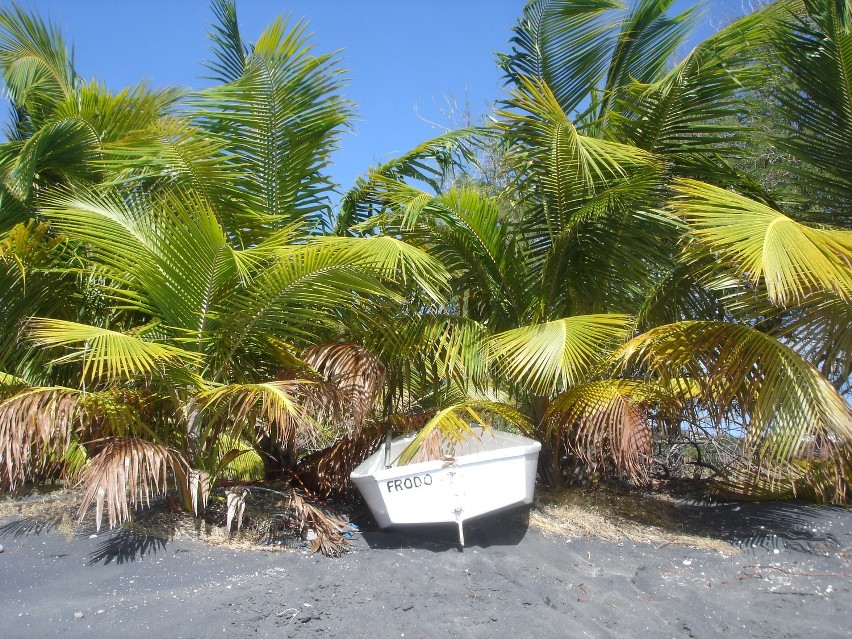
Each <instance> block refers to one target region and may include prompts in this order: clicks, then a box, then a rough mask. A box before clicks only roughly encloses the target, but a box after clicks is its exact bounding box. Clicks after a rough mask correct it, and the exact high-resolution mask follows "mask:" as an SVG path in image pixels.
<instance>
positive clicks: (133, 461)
mask: <svg viewBox="0 0 852 639" xmlns="http://www.w3.org/2000/svg"><path fill="white" fill-rule="evenodd" d="M169 470H171V471H172V473H173V474H175V475H178V476H183V477H185V476H186V475H187V471H188V465H187V463H186V460H184V458H183V456H182V455H181V454H180V453H179V452H178V451H176V450H174V449H172V448H167V447H166V446H161V445H159V444H154V443H152V442H149V441H145V440H144V439H138V438H135V437H116V438H113V439H109V440H107V441H106V443H105V445H104V447H103V448H102V449H101V451H100V452H99V453H98V454H97V455H95V456H94V457H92V459H91V460H90V461H89V464H88V467H87V468H86V470H85V472H84V477H83V481H82V482H81V483H82V484H83V486H84V492H83V501H82V503H81V505H80V519H82V518H83V517H84V516H85V515H86V512H88V510H89V507H90V506H91V505H92V503H94V504H95V521H96V525H97V528H98V530H100V527H101V521H102V519H103V513H104V509H105V508H106V511H107V515H108V517H109V525H110V528H114V527H115V526H116V524H120V523H122V522H124V521H127V520H129V519H130V508H129V507H130V505H133V507H134V508H135V507H137V506H138V505H140V504H143V503H144V504H146V505H148V506H150V502H151V497H152V496H153V495H154V494H163V493H165V491H166V486H167V481H168V471H169Z"/></svg>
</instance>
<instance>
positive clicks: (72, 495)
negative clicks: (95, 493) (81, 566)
mask: <svg viewBox="0 0 852 639" xmlns="http://www.w3.org/2000/svg"><path fill="white" fill-rule="evenodd" d="M79 507H80V493H79V492H77V491H72V490H64V489H58V490H57V489H53V490H50V491H48V492H45V491H41V490H36V491H31V492H28V493H26V494H23V495H20V494H18V495H16V496H15V497H9V496H5V497H3V498H2V499H0V523H4V522H6V521H8V520H10V519H12V518H13V517H14V518H17V519H20V520H26V521H27V522H29V523H30V526H31V527H32V529H33V530H34V531H37V530H41V529H42V528H44V529H47V530H55V531H57V532H59V533H62V534H63V535H65V537H66V538H67V539H69V540H70V539H71V538H72V537H73V536H74V533H75V528H76V525H77V509H78V508H79Z"/></svg>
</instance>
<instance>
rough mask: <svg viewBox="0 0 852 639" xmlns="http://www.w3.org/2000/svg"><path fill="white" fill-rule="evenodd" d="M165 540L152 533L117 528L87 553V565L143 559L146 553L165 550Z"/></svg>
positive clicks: (122, 562)
mask: <svg viewBox="0 0 852 639" xmlns="http://www.w3.org/2000/svg"><path fill="white" fill-rule="evenodd" d="M166 544H167V542H166V540H165V539H163V538H161V537H155V536H153V535H146V534H142V533H138V532H136V531H133V530H117V531H115V532H112V533H109V536H108V537H107V538H106V539H104V540H103V541H101V542H100V543H99V544H98V545H97V548H96V549H95V550H94V551H92V552H91V553H89V558H88V560H87V561H86V565H87V566H93V565H95V564H100V563H103V565H104V566H107V565H109V564H111V563H113V562H115V563H116V564H118V565H121V564H125V563H130V562H133V561H136V560H137V559H140V560H141V559H143V558H144V557H145V556H147V555H156V554H157V552H158V551H160V550H165V548H166Z"/></svg>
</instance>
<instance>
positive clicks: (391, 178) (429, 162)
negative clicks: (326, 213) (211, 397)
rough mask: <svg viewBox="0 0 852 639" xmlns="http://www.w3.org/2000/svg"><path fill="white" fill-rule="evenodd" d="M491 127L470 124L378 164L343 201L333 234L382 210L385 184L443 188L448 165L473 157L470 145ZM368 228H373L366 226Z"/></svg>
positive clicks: (487, 132)
mask: <svg viewBox="0 0 852 639" xmlns="http://www.w3.org/2000/svg"><path fill="white" fill-rule="evenodd" d="M491 133H493V132H491V131H490V129H484V128H477V127H468V128H463V129H458V130H456V131H450V132H448V133H444V134H442V135H439V136H437V137H434V138H432V139H430V140H427V141H426V142H422V143H420V144H418V145H417V146H416V147H414V148H413V149H411V150H409V151H408V152H406V153H403V154H402V155H400V156H398V157H396V158H394V159H392V160H389V161H388V162H385V163H383V164H379V165H377V166H375V167H373V168H372V169H370V171H369V172H368V173H367V175H365V176H363V177H359V178H358V179H357V180H356V183H355V185H354V186H353V187H352V188H350V189H349V190H348V191H347V192H346V193H345V194H344V196H343V198H342V199H341V201H340V209H339V211H338V214H337V220H336V222H335V228H334V234H335V235H342V234H343V233H345V232H346V231H347V230H349V229H351V228H352V227H353V226H354V225H357V224H363V223H364V222H365V220H368V219H369V218H370V216H371V215H373V214H376V213H378V212H380V211H382V210H383V208H384V204H385V197H383V196H384V195H385V193H384V191H385V188H384V185H387V183H388V182H394V183H397V184H401V183H403V180H413V181H415V182H422V183H424V184H427V185H429V186H430V187H431V188H432V189H433V190H434V191H435V192H438V191H440V187H441V178H442V177H443V175H444V173H445V170H446V167H447V165H449V164H450V163H452V162H453V161H454V159H455V158H458V159H456V160H455V161H456V162H457V163H460V162H461V160H462V159H469V158H470V156H471V153H472V152H471V150H470V147H471V146H472V145H474V144H475V140H476V138H477V137H479V136H483V135H489V134H491ZM365 230H371V229H370V228H367V229H365Z"/></svg>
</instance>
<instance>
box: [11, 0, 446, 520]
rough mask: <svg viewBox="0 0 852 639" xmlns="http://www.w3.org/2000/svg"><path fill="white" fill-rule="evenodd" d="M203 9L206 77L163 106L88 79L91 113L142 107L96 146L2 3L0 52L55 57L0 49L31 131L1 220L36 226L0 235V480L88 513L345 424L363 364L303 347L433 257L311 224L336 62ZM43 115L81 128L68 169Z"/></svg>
mask: <svg viewBox="0 0 852 639" xmlns="http://www.w3.org/2000/svg"><path fill="white" fill-rule="evenodd" d="M214 8H215V11H216V14H217V17H218V19H219V23H218V24H217V26H216V27H214V38H213V39H214V53H215V54H216V59H215V61H214V62H213V63H212V64H211V68H212V69H213V71H214V72H215V73H216V74H217V77H218V79H219V80H220V81H221V82H222V83H221V84H220V85H217V86H215V87H213V88H211V89H207V90H205V91H202V92H200V93H197V94H193V95H191V96H189V98H188V99H187V101H186V102H185V103H182V104H181V105H179V106H178V105H174V104H172V103H171V102H169V101H167V100H165V99H164V98H162V96H160V94H150V95H149V94H148V93H144V92H142V93H139V94H138V95H137V94H133V95H132V96H130V94H119V95H118V96H113V95H111V94H108V93H107V92H106V91H105V90H104V89H102V88H101V87H98V88H97V90H96V91H94V92H95V93H97V96H96V98H93V99H94V100H95V102H96V103H97V104H95V105H94V106H92V107H91V108H92V110H93V112H96V113H97V114H99V115H101V114H103V111H104V109H105V108H106V106H109V105H113V106H114V110H115V113H116V120H118V119H120V115H121V114H123V113H124V111H126V110H129V109H130V107H129V106H128V105H125V104H124V103H123V102H122V101H123V100H124V101H125V102H126V101H129V100H130V99H131V98H132V101H133V104H135V105H137V106H138V105H140V104H141V105H142V106H144V104H145V103H146V100H148V101H154V102H156V104H157V105H158V106H157V108H156V109H154V108H151V109H148V111H147V115H146V116H145V117H143V116H141V115H139V116H138V117H136V119H130V118H129V116H128V117H127V118H125V121H124V123H123V126H124V128H123V129H121V133H122V135H120V136H116V137H110V136H108V135H106V134H104V132H103V131H101V130H100V129H97V128H96V127H95V126H94V125H93V124H92V123H91V122H89V121H88V120H87V119H86V118H87V117H88V116H87V115H86V113H88V112H86V113H82V112H81V113H80V114H77V116H75V117H77V119H75V118H74V117H70V118H68V117H66V115H63V114H61V113H59V112H60V111H61V109H62V108H63V107H62V105H64V104H65V102H64V100H66V97H67V96H65V94H64V92H65V91H66V89H67V90H68V91H69V92H70V93H72V94H73V96H72V97H70V98H68V100H67V101H68V102H69V103H70V102H73V101H74V99H77V100H78V101H80V102H82V104H83V105H84V106H85V105H87V98H86V96H87V95H88V94H87V93H86V91H87V90H88V89H87V88H86V87H85V86H82V85H80V84H79V83H77V82H76V80H74V78H76V76H75V75H74V74H73V71H72V70H71V67H70V62H68V59H67V56H65V57H63V54H62V51H63V46H62V43H61V41H60V40H58V39H57V38H56V34H55V32H54V31H52V30H51V29H50V28H48V27H46V26H45V25H43V24H42V23H41V22H40V21H39V20H38V19H36V18H33V17H31V16H28V15H27V14H26V13H24V12H22V11H20V10H19V9H16V8H13V9H10V10H8V11H6V12H5V13H4V15H3V19H4V22H3V25H4V27H5V28H6V35H7V36H8V38H7V44H8V43H9V42H10V41H12V40H14V39H15V38H17V41H24V42H25V43H29V42H30V41H32V42H34V43H36V44H38V45H39V46H40V47H41V50H43V51H47V50H49V51H50V52H51V54H52V55H53V57H52V58H51V57H50V56H48V55H42V57H41V58H38V57H37V56H32V55H31V53H32V52H31V49H34V48H35V47H30V49H27V48H25V47H22V46H17V45H15V46H12V45H11V44H9V46H7V47H6V49H5V51H6V54H5V57H4V58H3V61H4V64H5V65H6V66H5V67H4V68H5V69H6V76H5V77H6V78H7V80H6V81H7V86H8V87H9V88H10V92H11V94H12V98H13V100H14V104H15V105H16V108H17V109H18V111H19V113H21V114H23V116H22V118H23V120H24V121H26V122H27V123H28V126H29V124H32V127H33V128H34V129H36V128H37V130H35V131H34V132H33V133H32V134H31V135H30V137H29V138H28V139H27V140H26V141H23V140H22V141H20V142H18V141H13V142H10V143H8V145H7V147H6V148H7V151H8V154H7V158H8V164H7V166H8V167H11V168H9V169H8V174H7V175H8V179H7V182H6V184H7V185H9V184H13V183H15V180H17V184H18V185H19V186H20V187H21V188H20V189H19V191H20V196H19V197H17V200H16V202H15V203H14V206H13V207H12V208H10V209H9V211H10V213H9V215H12V214H14V213H15V212H16V211H18V210H19V209H18V208H15V207H17V206H18V205H22V206H26V207H28V210H27V214H26V216H24V217H30V218H31V219H33V220H34V221H33V222H30V223H29V224H28V225H25V226H17V227H14V228H13V229H12V230H11V231H10V232H9V233H7V234H6V236H5V238H4V243H3V254H2V259H3V261H4V267H5V268H6V270H5V275H6V276H7V277H8V278H10V279H11V280H14V281H15V282H16V284H17V286H18V288H17V289H15V290H14V291H10V293H9V298H10V299H11V300H13V301H14V302H15V304H13V305H9V306H8V307H6V308H4V313H6V314H7V315H6V316H5V317H4V319H5V320H7V322H8V325H10V326H15V325H18V326H20V328H21V332H20V333H19V339H18V340H16V341H11V340H10V341H9V342H7V344H6V345H5V348H4V350H3V355H2V360H0V361H3V362H4V368H3V377H2V386H3V390H4V394H5V395H6V396H7V398H6V399H5V401H4V402H3V403H2V404H0V451H2V453H0V468H2V482H3V484H5V486H6V487H15V486H16V485H19V484H20V483H21V482H23V481H26V480H30V479H38V478H42V477H51V476H57V475H59V476H65V477H69V478H74V477H76V476H82V478H83V481H84V486H85V494H84V500H83V505H82V512H85V511H86V510H87V508H88V506H89V505H90V504H91V503H95V504H96V509H97V517H98V521H99V522H100V517H101V514H102V513H103V512H104V510H105V511H106V513H107V514H108V516H109V520H110V523H111V524H115V523H117V522H120V521H122V520H123V519H125V518H127V517H128V516H129V510H128V502H129V503H139V502H144V501H145V500H147V499H148V498H149V497H150V494H151V492H153V491H163V490H165V486H166V482H167V480H168V481H171V480H172V479H174V480H176V484H177V486H178V488H179V489H180V491H181V494H182V496H183V499H184V505H185V507H187V508H190V509H195V510H196V512H197V511H198V510H199V509H201V508H203V504H204V502H205V501H206V499H207V495H208V494H209V491H210V489H211V487H212V483H213V482H215V480H216V479H217V477H219V476H221V475H222V474H223V473H227V472H231V471H233V469H234V468H239V467H240V465H241V464H242V467H243V468H244V469H247V470H248V471H252V469H253V472H254V473H255V476H256V473H257V471H258V470H260V472H263V466H264V461H266V465H267V466H268V467H278V468H279V469H280V467H281V465H285V466H290V465H292V464H293V463H294V462H295V459H296V458H297V457H298V455H299V454H300V453H301V452H302V451H304V450H307V449H310V448H312V447H316V446H318V445H320V444H322V443H327V442H329V441H333V440H334V438H336V437H339V436H341V435H342V434H344V433H346V432H349V431H351V430H352V429H355V428H358V427H359V426H360V425H361V423H362V422H363V421H364V418H365V416H366V415H367V414H369V412H370V411H371V410H372V408H373V405H374V403H375V395H376V394H377V391H376V388H377V384H378V383H380V380H381V377H382V367H381V364H380V363H379V362H378V361H377V360H376V359H375V358H374V357H373V356H371V355H370V354H369V353H366V352H365V351H363V349H361V350H358V349H357V347H355V346H352V347H349V348H346V347H345V345H343V346H341V345H338V346H336V347H333V346H328V347H325V346H323V344H326V343H328V342H335V341H340V340H341V339H342V338H345V336H346V334H347V328H346V321H347V320H348V319H349V318H358V317H360V316H363V315H364V314H367V313H370V312H374V309H375V308H376V306H377V305H378V304H385V305H387V304H394V303H399V301H401V300H403V299H405V298H406V297H408V296H410V295H411V293H410V291H411V290H412V289H415V288H416V290H417V291H418V294H421V295H426V296H431V297H433V298H440V296H441V291H442V285H441V280H442V279H444V271H443V268H442V267H441V266H440V264H439V263H438V262H437V261H436V260H435V259H434V258H431V257H429V256H428V255H426V254H425V253H423V252H422V251H420V250H419V249H416V248H413V247H411V246H409V245H408V244H405V243H402V242H400V241H397V240H395V239H393V238H389V237H377V238H369V239H358V238H344V237H336V238H333V237H322V236H321V234H320V233H319V231H321V229H322V225H323V222H324V220H327V219H329V217H328V214H327V210H328V199H329V180H328V178H327V177H326V176H325V174H324V172H323V169H324V167H325V166H326V164H327V162H328V157H329V154H330V152H331V151H332V150H333V148H334V147H335V145H336V141H337V138H338V136H339V133H340V131H341V127H342V126H343V125H345V123H346V122H347V119H348V117H349V114H350V111H351V109H350V105H349V104H348V103H347V102H345V101H344V100H342V99H341V98H340V97H339V95H338V91H339V88H340V82H341V75H340V70H339V68H338V65H337V61H336V59H335V58H334V57H333V56H315V55H313V54H309V51H310V43H309V41H308V39H307V38H306V36H305V34H304V25H302V24H297V25H294V26H288V24H287V22H286V21H285V20H283V19H279V20H277V21H275V22H273V23H272V25H270V27H268V28H267V30H266V31H264V33H263V34H261V36H260V38H259V39H258V41H257V42H256V43H255V44H254V45H252V46H247V45H244V44H243V43H242V40H241V39H240V37H239V32H238V31H237V29H236V13H235V10H234V6H233V4H232V3H230V2H224V1H223V2H219V3H216V4H215V5H214ZM9 34H11V35H9ZM15 56H18V57H17V58H16V57H15ZM32 57H36V62H34V63H32V64H33V65H35V66H36V67H37V68H38V69H41V68H42V67H44V68H50V64H53V66H54V67H56V66H61V67H62V68H63V69H66V68H67V72H66V73H65V75H64V76H62V77H63V78H64V77H66V76H67V77H68V78H70V79H71V80H69V82H68V83H66V84H68V86H66V85H65V84H62V83H59V82H52V83H51V82H50V81H49V80H50V75H49V74H42V73H41V72H40V71H39V72H38V73H35V72H34V73H30V74H23V73H19V70H20V69H21V68H22V67H24V66H25V65H28V64H30V62H29V61H30V58H32ZM42 58H44V59H46V62H45V60H43V59H42ZM57 60H59V61H61V62H62V64H61V65H59V64H58V63H57ZM16 73H18V75H16ZM43 76H45V77H47V80H44V78H43ZM16 82H17V83H18V84H16ZM26 82H31V84H32V87H31V88H29V89H28V88H27V87H26V86H24V85H25V84H26ZM169 95H171V94H169ZM20 96H24V97H20ZM33 96H34V97H33ZM128 96H130V97H128ZM151 96H154V97H151ZM48 97H49V98H50V99H48ZM27 99H30V100H31V101H30V102H27V101H26V100H27ZM53 99H55V101H56V103H58V104H60V106H59V107H56V108H54V107H53V102H51V100H53ZM43 103H44V104H46V105H47V106H44V105H43ZM105 105H106V106H105ZM95 107H97V108H95ZM51 108H53V110H52V111H51ZM69 108H70V107H69ZM107 110H108V109H107ZM36 116H38V117H36ZM102 117H103V119H104V122H105V123H106V124H104V128H105V130H111V129H110V126H112V124H111V122H112V121H111V120H109V114H106V115H102ZM51 118H54V119H55V120H56V122H61V123H65V122H67V121H68V120H69V119H70V120H71V121H72V123H71V125H69V126H71V129H73V130H74V131H77V129H78V128H79V129H80V130H83V129H88V130H89V131H91V130H96V131H100V133H99V134H98V135H96V136H94V138H96V141H97V142H98V144H100V146H98V145H97V144H95V143H94V142H93V143H92V145H90V148H87V149H86V150H85V152H83V151H80V153H82V155H76V156H74V161H73V162H72V163H71V164H72V165H76V166H75V168H74V170H75V171H76V173H71V172H69V171H66V170H65V165H64V159H65V155H64V153H63V151H64V149H65V147H64V146H63V144H62V139H58V138H56V137H55V136H54V137H51V135H53V133H54V132H55V130H57V129H58V128H61V127H60V125H59V124H56V126H54V124H55V122H54V120H52V119H51ZM101 124H103V123H101ZM36 125H38V126H36ZM78 125H79V126H78ZM117 128H119V129H120V128H121V127H117ZM39 136H40V137H41V138H43V139H45V140H50V142H49V146H48V147H46V149H45V148H42V147H40V146H39V143H38V142H37V141H36V142H33V140H34V139H38V138H39ZM28 144H29V147H31V148H30V149H29V150H28ZM75 144H76V142H74V141H69V142H68V146H69V147H70V148H69V156H70V155H73V154H72V153H71V152H72V151H73V152H74V153H76V152H77V150H78V149H77V147H76V146H75ZM78 146H79V145H78ZM71 147H73V148H71ZM39 150H40V151H41V154H39V153H37V152H36V151H39ZM30 151H32V153H30ZM28 153H30V155H27V154H28ZM30 157H32V158H34V159H28V158H30ZM60 160H62V161H60ZM35 165H37V168H32V169H30V170H29V173H27V174H26V175H23V174H22V171H21V169H20V167H21V166H24V167H29V166H35ZM8 188H9V189H12V186H8ZM11 192H13V193H17V191H11ZM3 211H4V216H5V215H6V209H5V208H4V209H3ZM4 228H8V227H4ZM39 271H43V272H45V273H47V272H50V273H58V274H59V275H61V276H62V278H64V279H63V281H65V280H68V282H69V287H68V289H67V290H68V295H67V297H66V298H65V299H59V300H53V299H51V296H50V295H49V294H48V293H47V285H46V284H44V285H42V286H41V287H39V288H36V289H35V291H33V288H32V287H33V284H32V280H33V273H36V274H38V273H39ZM4 294H5V293H4ZM54 294H55V292H54ZM21 300H25V301H21ZM341 351H343V352H348V353H350V354H351V353H353V352H354V353H356V354H358V355H359V357H358V358H355V359H353V358H352V357H350V358H348V359H347V358H342V357H340V352H341ZM353 362H354V364H353ZM377 380H378V381H377ZM258 453H263V455H264V456H263V457H258ZM273 458H274V459H273ZM246 460H253V461H251V462H250V463H248V464H246ZM258 466H259V468H258ZM229 469H231V471H229ZM294 500H295V498H294ZM299 503H301V502H299ZM317 512H318V511H313V510H310V509H308V507H307V506H305V507H304V509H303V514H304V515H305V516H306V517H308V518H309V519H310V518H311V517H313V518H314V519H316V517H317V515H316V513H317ZM320 523H321V522H320Z"/></svg>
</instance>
